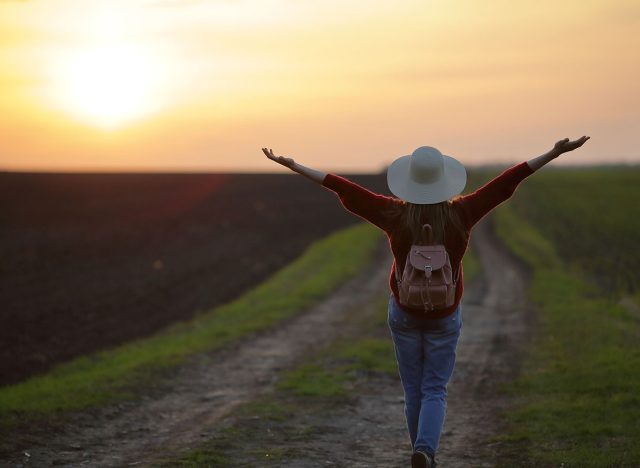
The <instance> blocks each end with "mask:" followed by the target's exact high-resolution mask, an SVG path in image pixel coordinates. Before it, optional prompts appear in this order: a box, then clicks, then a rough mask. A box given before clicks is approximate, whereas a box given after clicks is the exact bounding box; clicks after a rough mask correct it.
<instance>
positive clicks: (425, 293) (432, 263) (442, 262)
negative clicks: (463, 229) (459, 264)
mask: <svg viewBox="0 0 640 468" xmlns="http://www.w3.org/2000/svg"><path fill="white" fill-rule="evenodd" d="M422 228H423V229H424V230H426V231H427V239H428V241H427V242H428V244H427V245H418V244H413V245H412V246H411V248H410V249H409V253H408V254H407V260H406V262H405V265H404V271H403V272H402V278H401V277H400V276H399V274H398V265H396V266H395V274H396V281H397V282H398V291H399V296H400V304H401V305H404V306H406V307H411V308H414V309H421V308H424V310H425V312H430V311H433V310H438V309H445V308H447V307H451V306H452V305H453V304H454V303H455V295H456V282H457V280H458V277H457V276H456V278H455V280H454V278H453V270H452V268H451V262H450V260H449V254H448V253H447V250H446V249H445V247H444V245H440V244H437V245H434V244H433V231H432V229H431V225H429V224H424V225H423V226H422ZM459 274H460V271H459V270H458V275H459Z"/></svg>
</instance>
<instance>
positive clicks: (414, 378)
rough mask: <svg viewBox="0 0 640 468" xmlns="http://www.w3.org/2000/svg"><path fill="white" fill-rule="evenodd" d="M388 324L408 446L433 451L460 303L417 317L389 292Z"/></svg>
mask: <svg viewBox="0 0 640 468" xmlns="http://www.w3.org/2000/svg"><path fill="white" fill-rule="evenodd" d="M388 324H389V329H390V330H391V337H392V338H393V344H394V347H395V352H396V359H397V361H398V370H399V371H400V379H401V380H402V387H403V389H404V410H405V417H406V419H407V427H408V428H409V436H410V438H411V447H412V449H413V450H414V451H415V450H421V451H423V452H428V453H430V454H432V455H435V453H436V450H437V449H438V443H439V442H440V433H441V432H442V426H443V424H444V418H445V414H446V409H447V384H448V383H449V379H450V378H451V374H452V373H453V366H454V364H455V360H456V346H457V344H458V337H459V336H460V330H461V329H462V315H461V309H460V306H458V308H457V309H456V310H455V312H453V313H452V314H451V315H449V316H447V317H444V318H441V319H427V318H418V317H414V316H412V315H410V314H408V313H406V312H405V311H403V310H402V309H401V308H400V307H399V306H398V303H397V301H396V299H395V297H394V295H393V294H391V295H390V296H389V313H388Z"/></svg>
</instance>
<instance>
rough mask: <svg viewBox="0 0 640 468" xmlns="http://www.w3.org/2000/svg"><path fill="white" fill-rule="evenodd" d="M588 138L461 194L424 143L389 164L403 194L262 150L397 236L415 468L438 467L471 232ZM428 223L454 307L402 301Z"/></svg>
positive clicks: (458, 171)
mask: <svg viewBox="0 0 640 468" xmlns="http://www.w3.org/2000/svg"><path fill="white" fill-rule="evenodd" d="M588 139H589V137H588V136H583V137H581V138H579V139H577V140H575V141H569V139H568V138H565V139H564V140H560V141H558V142H557V143H556V144H555V145H554V147H553V149H551V150H550V151H548V152H547V153H545V154H543V155H541V156H538V157H536V158H533V159H530V160H529V161H526V162H522V163H520V164H517V165H515V166H513V167H511V168H509V169H507V170H506V171H504V172H503V173H502V174H500V175H499V176H498V177H496V178H495V179H493V180H491V181H490V182H488V183H487V184H486V185H484V186H482V187H481V188H479V189H478V190H476V191H475V192H473V193H471V194H469V195H464V196H459V194H460V193H461V192H462V190H463V189H464V187H465V185H466V180H467V176H466V171H465V168H464V166H463V165H462V164H461V163H460V162H458V161H457V160H456V159H454V158H452V157H450V156H444V155H442V153H440V151H438V150H437V149H436V148H432V147H429V146H423V147H420V148H418V149H416V150H415V151H414V152H413V153H412V154H411V155H407V156H402V157H400V158H398V159H396V160H395V161H394V162H393V163H392V164H391V165H390V166H389V168H388V169H387V184H388V186H389V190H390V191H391V193H393V194H394V195H395V197H388V196H385V195H380V194H376V193H373V192H371V191H369V190H367V189H365V188H363V187H361V186H359V185H357V184H355V183H354V182H352V181H350V180H348V179H346V178H344V177H340V176H338V175H335V174H331V173H330V174H325V173H323V172H321V171H317V170H314V169H310V168H308V167H305V166H302V165H301V164H299V163H296V162H295V161H294V160H293V159H292V158H287V157H284V156H275V155H274V154H273V151H272V150H271V149H267V148H262V151H263V152H264V153H265V155H266V156H267V157H268V158H269V159H271V160H273V161H275V162H277V163H280V164H282V165H283V166H285V167H288V168H289V169H291V170H292V171H294V172H297V173H299V174H301V175H303V176H305V177H308V178H309V179H311V180H313V181H314V182H317V183H319V184H321V185H322V186H324V187H326V188H328V189H330V190H332V191H334V192H335V193H336V194H337V195H338V196H339V198H340V200H341V202H342V204H343V206H344V207H345V208H346V209H347V210H348V211H350V212H352V213H354V214H356V215H357V216H359V217H361V218H363V219H365V220H366V221H369V222H370V223H372V224H374V225H375V226H377V227H378V228H380V229H382V230H384V231H385V233H386V234H387V236H388V238H389V245H390V247H391V251H392V253H393V257H394V261H393V265H392V267H391V274H390V276H389V286H390V289H391V293H390V296H389V309H388V324H389V328H390V331H391V336H392V339H393V343H394V348H395V353H396V358H397V361H398V369H399V373H400V379H401V381H402V386H403V390H404V396H405V417H406V421H407V427H408V429H409V437H410V440H411V447H412V450H413V454H412V456H411V466H412V467H414V468H416V467H433V466H435V465H436V462H435V453H436V450H437V448H438V443H439V441H440V433H441V431H442V427H443V423H444V418H445V411H446V396H447V384H448V382H449V379H450V377H451V374H452V373H453V367H454V363H455V356H456V346H457V343H458V337H459V336H460V330H461V328H462V316H461V308H460V300H461V299H462V293H463V290H464V281H463V274H462V257H463V255H464V253H465V250H466V248H467V244H468V242H469V235H470V232H471V229H472V228H473V226H474V225H475V224H476V223H477V222H478V221H479V220H480V219H481V218H482V217H483V216H485V215H486V214H487V213H489V211H491V210H492V209H493V208H495V207H496V206H497V205H499V204H500V203H502V202H503V201H505V200H507V199H508V198H510V197H511V195H512V194H513V192H514V191H515V189H516V187H517V186H518V184H519V183H520V182H521V181H522V180H524V179H525V178H526V177H528V176H529V175H531V174H532V173H533V172H535V171H536V170H538V169H540V168H541V167H542V166H544V165H545V164H547V163H548V162H550V161H551V160H553V159H555V158H557V157H558V156H560V155H561V154H562V153H566V152H568V151H572V150H574V149H576V148H579V147H580V146H582V145H583V144H584V143H585V142H586V141H587V140H588ZM425 223H428V224H430V225H431V227H432V234H433V241H434V243H436V244H443V245H444V246H445V248H446V250H447V252H448V254H449V257H450V261H451V266H452V267H453V272H454V277H455V278H457V284H456V291H455V300H454V303H453V305H451V306H449V307H444V308H439V309H435V310H432V311H425V309H424V308H420V309H415V308H411V307H408V306H407V305H404V304H401V303H400V299H399V298H400V296H399V288H398V284H397V280H398V279H400V278H399V276H400V274H399V272H402V271H403V270H404V267H405V262H406V257H407V254H408V252H409V249H410V246H411V244H422V243H424V241H425V238H424V237H423V229H422V226H423V224H425ZM396 268H397V271H396Z"/></svg>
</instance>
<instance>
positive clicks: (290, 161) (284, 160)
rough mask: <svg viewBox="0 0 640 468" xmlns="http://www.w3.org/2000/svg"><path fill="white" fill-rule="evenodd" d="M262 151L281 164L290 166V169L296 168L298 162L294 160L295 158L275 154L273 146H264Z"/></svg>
mask: <svg viewBox="0 0 640 468" xmlns="http://www.w3.org/2000/svg"><path fill="white" fill-rule="evenodd" d="M262 152H263V153H264V154H266V155H267V158H269V159H271V160H272V161H275V162H277V163H279V164H282V165H283V166H285V167H288V168H289V169H292V170H293V168H294V166H295V164H296V162H295V161H294V160H293V158H285V157H284V156H276V155H275V154H273V150H272V149H271V148H268V149H267V148H262Z"/></svg>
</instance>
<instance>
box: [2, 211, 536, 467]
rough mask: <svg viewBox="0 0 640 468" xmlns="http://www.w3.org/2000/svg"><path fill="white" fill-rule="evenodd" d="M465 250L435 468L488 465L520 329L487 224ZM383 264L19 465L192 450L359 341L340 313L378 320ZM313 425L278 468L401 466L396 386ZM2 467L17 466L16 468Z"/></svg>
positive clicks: (386, 383) (514, 281)
mask: <svg viewBox="0 0 640 468" xmlns="http://www.w3.org/2000/svg"><path fill="white" fill-rule="evenodd" d="M472 241H473V242H474V246H475V247H476V252H477V253H478V255H479V257H480V260H481V262H482V264H483V266H484V277H483V279H482V280H481V281H477V282H475V283H474V284H472V285H469V288H468V289H467V291H466V292H465V301H464V303H463V310H462V314H463V330H462V335H461V338H460V343H459V346H458V353H457V364H456V369H455V371H454V375H453V378H452V381H451V383H450V385H449V398H448V410H447V419H446V422H445V428H444V431H443V436H442V440H441V445H440V450H439V453H438V460H439V462H440V466H455V467H466V466H469V467H471V466H473V467H479V466H493V460H495V451H496V446H495V445H492V444H490V443H489V442H488V440H489V439H490V438H491V437H492V436H494V435H496V434H498V433H500V431H501V427H500V422H499V419H498V413H499V411H501V410H503V409H504V408H505V407H506V406H507V405H508V404H509V401H508V399H507V397H505V396H504V395H500V394H498V393H496V387H497V385H498V384H499V383H500V382H504V381H507V380H509V379H511V378H513V377H514V376H515V374H516V373H517V369H518V365H519V362H520V351H521V348H522V345H523V343H524V342H526V338H527V336H528V330H529V329H530V326H531V325H532V321H531V315H530V314H529V313H528V307H527V305H526V302H525V299H524V287H525V284H526V273H525V271H524V269H523V268H522V267H521V266H520V265H519V263H518V262H517V261H516V260H515V259H514V258H513V257H512V256H511V255H509V254H508V253H507V252H506V250H505V249H504V248H503V247H502V246H501V245H500V243H499V242H498V241H497V240H496V239H495V237H494V236H493V234H492V229H491V224H490V220H489V219H486V220H484V221H483V222H481V223H480V224H479V225H477V226H476V228H475V229H474V233H473V237H472ZM391 261H392V257H391V253H390V251H389V247H388V243H387V240H386V239H384V240H383V241H382V240H381V242H380V244H379V246H378V248H377V250H376V252H375V255H374V258H373V259H372V261H371V264H370V265H369V267H367V270H366V272H363V273H362V274H360V275H359V276H358V277H357V278H355V279H353V280H351V281H349V282H348V283H346V284H345V285H343V286H342V287H340V288H339V289H338V290H337V291H336V292H335V293H334V294H332V295H331V296H330V297H328V298H327V299H325V300H323V301H322V302H320V303H319V304H317V305H316V306H314V307H311V308H310V309H309V310H308V311H305V312H303V313H301V314H299V315H297V316H296V317H294V318H292V319H289V320H288V321H287V322H286V323H284V324H281V325H279V326H278V327H275V328H272V329H270V330H265V331H264V332H262V333H260V334H258V335H257V336H256V335H254V336H252V337H251V338H249V339H245V340H242V343H236V344H233V345H231V346H228V347H226V348H224V349H222V350H219V351H217V352H212V353H209V354H205V355H202V356H198V357H197V358H195V359H193V360H191V361H190V362H189V363H188V364H186V365H184V366H182V367H181V368H180V369H179V371H178V372H177V373H176V374H175V376H174V377H173V383H172V384H171V385H170V388H169V389H168V391H164V392H161V393H160V394H159V395H150V396H148V397H147V398H146V399H145V400H143V401H142V402H138V403H126V404H122V405H118V406H117V407H112V408H107V409H104V410H99V411H97V412H94V413H93V414H91V415H87V414H84V415H77V416H76V417H75V418H74V420H73V421H72V423H71V424H70V425H69V426H68V427H67V428H66V430H65V431H64V433H63V434H59V435H56V436H53V437H50V438H47V439H48V440H44V439H43V440H39V442H38V444H37V445H34V446H33V447H31V448H29V449H26V450H25V451H26V452H28V453H29V454H30V457H29V462H28V464H29V465H33V466H42V465H45V466H50V465H54V464H55V465H61V466H127V465H131V466H148V465H152V464H154V463H156V462H159V461H162V460H163V459H165V458H166V457H167V456H172V455H173V456H175V455H178V454H180V453H182V452H184V451H186V450H188V449H189V448H195V447H197V446H198V444H199V443H200V442H203V441H206V440H207V439H208V438H210V437H211V436H212V434H214V433H215V432H216V430H217V427H219V426H220V424H221V422H222V421H223V420H225V419H226V418H229V417H230V418H232V417H233V416H232V415H233V411H234V409H235V408H237V407H238V406H239V405H240V404H242V403H245V402H248V401H251V400H252V399H255V398H257V397H259V396H261V395H264V394H266V393H268V392H269V391H271V390H272V389H273V385H274V383H275V379H276V378H277V375H278V374H279V373H280V372H281V371H283V370H285V369H287V368H290V367H292V366H294V365H296V364H297V363H299V362H304V361H305V359H307V360H308V359H309V356H312V355H313V353H314V352H316V351H318V350H320V349H321V348H322V347H324V346H327V345H328V344H330V343H331V342H332V341H333V340H335V339H341V338H346V337H354V338H357V337H359V336H360V335H361V333H362V332H361V330H359V328H358V323H357V322H354V321H353V320H351V321H350V320H348V316H349V315H350V314H349V312H351V313H358V314H363V315H365V316H370V317H373V316H374V315H375V313H376V312H375V311H376V310H378V312H377V313H379V303H380V300H381V299H384V297H385V294H383V292H384V291H388V285H387V281H388V274H389V268H390V266H391ZM388 294H389V293H388V292H387V293H386V296H388ZM156 393H158V392H156ZM318 424H319V425H320V426H323V427H327V428H328V430H326V431H324V433H323V434H321V435H319V436H318V437H317V438H315V439H314V440H313V442H312V444H313V445H312V446H309V447H305V448H304V449H305V450H304V451H305V452H306V455H305V459H304V460H302V459H289V460H285V461H283V462H282V464H280V465H278V466H290V467H303V468H304V467H316V466H345V467H371V466H380V467H401V466H407V465H408V460H409V455H410V447H409V442H408V436H407V432H406V429H405V422H404V415H403V400H402V389H401V386H400V383H399V380H398V379H397V378H393V377H382V376H378V377H374V378H372V380H371V382H367V389H366V390H365V391H363V393H362V394H360V395H358V397H357V399H356V401H355V403H354V404H353V405H351V406H349V407H345V408H342V409H339V410H336V411H333V412H332V413H331V414H327V415H325V416H323V419H322V420H321V421H318ZM12 462H13V465H18V464H22V463H24V462H25V459H24V458H16V459H14V460H12ZM238 462H239V466H240V465H241V464H242V463H241V461H240V460H239V461H238ZM243 466H244V465H243Z"/></svg>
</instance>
